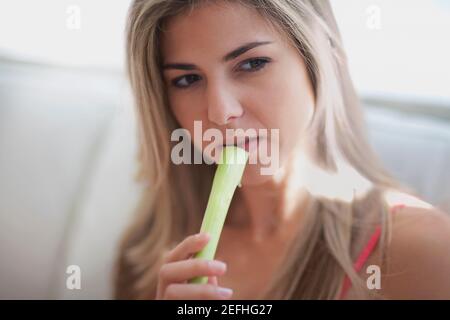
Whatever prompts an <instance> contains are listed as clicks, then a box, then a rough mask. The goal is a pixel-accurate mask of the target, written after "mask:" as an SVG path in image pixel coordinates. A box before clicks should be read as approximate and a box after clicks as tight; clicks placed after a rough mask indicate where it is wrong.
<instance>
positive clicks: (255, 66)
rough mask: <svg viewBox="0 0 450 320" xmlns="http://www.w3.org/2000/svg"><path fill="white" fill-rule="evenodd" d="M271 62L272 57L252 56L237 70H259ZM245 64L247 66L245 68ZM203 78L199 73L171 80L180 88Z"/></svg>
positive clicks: (174, 85)
mask: <svg viewBox="0 0 450 320" xmlns="http://www.w3.org/2000/svg"><path fill="white" fill-rule="evenodd" d="M270 62H271V59H270V58H251V59H247V60H244V61H243V62H241V63H240V64H239V66H238V68H237V72H257V71H259V70H261V69H263V68H264V67H265V66H266V65H267V64H268V63H270ZM244 66H247V67H245V68H243V67H244ZM199 79H201V77H200V76H199V75H197V74H187V75H183V76H181V77H177V78H175V79H173V80H172V81H171V85H172V86H173V87H175V88H178V89H186V88H189V87H190V86H191V85H192V84H193V83H195V82H196V81H198V80H199Z"/></svg>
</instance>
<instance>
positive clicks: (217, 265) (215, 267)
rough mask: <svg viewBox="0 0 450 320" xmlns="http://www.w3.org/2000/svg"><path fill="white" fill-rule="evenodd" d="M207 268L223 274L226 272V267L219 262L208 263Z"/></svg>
mask: <svg viewBox="0 0 450 320" xmlns="http://www.w3.org/2000/svg"><path fill="white" fill-rule="evenodd" d="M208 263H209V267H210V268H211V269H213V270H214V271H218V272H223V271H225V270H226V268H227V265H226V264H225V263H223V262H221V261H217V260H213V261H209V262H208Z"/></svg>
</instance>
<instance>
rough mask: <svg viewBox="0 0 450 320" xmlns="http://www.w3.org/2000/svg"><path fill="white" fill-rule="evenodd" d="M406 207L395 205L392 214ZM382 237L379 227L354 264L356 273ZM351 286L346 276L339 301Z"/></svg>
mask: <svg viewBox="0 0 450 320" xmlns="http://www.w3.org/2000/svg"><path fill="white" fill-rule="evenodd" d="M404 206H405V205H404V204H397V205H394V206H393V207H392V208H391V212H392V213H395V212H396V210H397V209H400V208H403V207H404ZM380 235H381V226H377V228H376V229H375V232H374V233H373V234H372V236H371V237H370V239H369V241H368V242H367V244H366V246H365V247H364V248H363V249H362V250H361V252H360V254H359V256H358V258H357V259H356V262H355V263H354V264H353V267H354V268H355V271H356V272H359V271H360V270H361V269H362V267H363V266H364V264H365V263H366V261H367V259H368V258H369V256H370V254H371V253H372V251H373V250H374V249H375V247H376V246H377V243H378V240H379V239H380ZM351 285H352V284H351V282H350V279H349V278H348V276H345V278H344V282H343V284H342V289H341V294H340V298H339V299H341V300H342V299H343V298H344V297H345V295H346V294H347V292H348V290H349V289H350V287H351Z"/></svg>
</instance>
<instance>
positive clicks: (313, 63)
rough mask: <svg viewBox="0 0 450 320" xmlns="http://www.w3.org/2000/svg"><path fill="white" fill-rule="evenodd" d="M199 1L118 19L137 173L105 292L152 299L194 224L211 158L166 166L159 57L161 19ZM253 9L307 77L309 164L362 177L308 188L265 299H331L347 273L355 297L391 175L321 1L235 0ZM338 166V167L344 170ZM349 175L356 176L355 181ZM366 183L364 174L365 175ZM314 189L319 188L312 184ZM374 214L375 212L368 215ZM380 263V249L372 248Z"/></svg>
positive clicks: (384, 215)
mask: <svg viewBox="0 0 450 320" xmlns="http://www.w3.org/2000/svg"><path fill="white" fill-rule="evenodd" d="M203 2H208V1H207V0H186V1H179V0H135V1H134V2H133V3H132V5H131V7H130V11H129V20H128V25H127V68H128V75H129V78H130V82H131V87H132V90H133V93H134V98H135V105H136V108H137V116H138V125H139V139H140V154H139V157H140V168H139V169H140V170H139V177H138V178H139V179H140V180H141V181H143V182H144V183H145V186H146V187H145V189H144V193H143V196H142V199H141V201H140V203H139V206H138V209H137V212H136V217H135V219H134V220H133V222H132V224H131V225H130V226H129V228H128V230H127V231H126V233H125V234H124V237H123V239H122V242H121V246H120V252H119V256H118V262H117V265H116V267H117V269H116V279H115V281H116V282H115V288H116V292H115V296H116V297H117V298H134V299H144V298H154V297H155V294H156V284H157V283H156V281H157V275H158V270H159V268H160V266H161V263H162V257H163V254H164V253H165V252H166V251H167V250H168V249H170V248H171V247H172V246H173V245H175V244H176V243H178V242H179V241H181V240H182V239H184V238H185V237H186V236H187V235H189V234H193V233H196V232H198V231H199V229H200V225H201V219H202V215H203V212H204V209H205V207H206V202H207V198H208V195H209V191H210V187H211V183H212V177H213V173H214V169H215V168H214V166H211V165H206V164H204V165H174V164H173V163H172V162H171V161H170V158H169V157H170V150H171V142H170V134H171V132H172V130H174V129H176V128H178V124H177V121H176V120H175V119H174V117H173V115H172V114H171V112H170V108H169V107H168V101H167V97H166V95H165V87H164V83H163V80H162V75H161V69H160V63H161V57H160V51H159V44H160V34H161V28H162V25H163V23H164V21H165V19H167V18H169V17H173V16H176V15H178V14H181V13H184V12H185V11H186V10H193V9H194V8H195V7H196V6H198V5H201V4H202V3H203ZM236 2H238V3H240V4H242V5H245V6H247V7H250V8H254V9H255V10H257V11H258V12H259V13H260V14H261V15H262V16H263V17H265V18H266V19H267V21H269V22H270V23H271V24H272V25H273V26H274V27H276V28H278V30H280V32H284V33H285V34H286V35H287V36H288V37H289V39H290V40H291V41H292V43H293V44H294V45H295V46H296V48H298V51H299V54H301V55H302V57H303V59H304V60H305V63H306V65H307V70H308V73H309V77H310V80H311V82H312V84H313V88H314V93H315V99H316V106H315V111H314V116H313V121H312V123H311V127H310V136H309V139H310V140H311V141H312V143H311V146H310V152H311V157H312V159H313V161H314V163H315V164H316V166H317V168H318V170H320V171H321V172H325V173H327V174H328V176H329V177H332V178H333V177H337V176H338V175H339V172H340V168H341V167H342V165H340V163H341V164H342V163H344V165H345V166H347V167H349V168H351V169H352V170H353V171H352V172H354V173H356V174H355V177H356V179H357V180H355V181H366V182H368V183H369V185H370V186H371V187H370V189H368V190H366V192H365V193H362V192H361V193H358V190H357V189H358V187H357V185H358V183H359V182H355V185H350V186H347V185H348V183H347V184H346V186H342V188H347V189H349V190H348V192H350V193H351V194H352V196H351V197H349V198H348V199H347V200H346V201H343V200H342V199H339V198H332V197H327V196H323V195H320V193H318V192H312V193H311V195H312V200H313V201H311V206H309V207H308V208H309V209H308V210H307V212H306V220H305V225H304V226H303V227H302V232H299V233H298V234H297V236H296V238H295V240H294V241H293V244H292V247H291V248H290V249H289V255H288V256H287V257H286V258H285V261H284V263H282V264H281V265H282V269H280V270H277V271H278V272H277V277H276V278H275V279H273V281H272V283H271V285H270V290H269V291H268V292H267V295H266V296H265V297H266V298H271V299H336V298H338V297H339V291H340V289H341V286H342V281H343V279H344V276H345V275H347V276H348V277H349V278H350V280H351V281H352V283H353V286H354V288H355V289H354V290H355V291H354V292H356V295H355V297H358V298H367V297H372V296H373V295H372V294H371V293H370V292H369V291H368V290H367V288H365V282H363V281H362V280H361V279H360V278H359V276H358V275H357V273H356V271H355V270H354V269H353V261H354V259H355V257H356V255H357V253H358V250H359V249H360V247H361V243H362V242H363V241H364V239H365V236H366V235H367V234H369V232H370V231H371V230H372V229H373V227H374V223H377V224H381V225H382V227H383V228H382V230H383V232H382V237H381V240H380V248H381V249H382V250H381V252H382V253H385V250H384V248H385V247H386V243H387V240H388V237H389V230H390V222H389V219H388V216H389V215H388V208H387V204H386V202H385V201H384V200H383V199H384V198H383V192H385V191H386V190H387V189H391V188H398V187H399V186H398V184H397V183H396V182H395V181H394V180H393V179H392V178H391V177H390V176H389V175H388V174H387V173H386V172H385V171H384V170H383V168H382V166H381V165H380V164H379V162H378V161H377V158H376V157H375V155H374V153H373V151H372V149H371V147H370V146H369V144H368V142H367V138H366V132H365V126H364V119H363V115H362V108H361V106H360V101H359V99H358V97H357V95H356V92H355V89H354V87H353V85H352V81H351V79H350V76H349V72H348V66H347V60H346V56H345V53H344V50H343V48H342V41H341V37H340V34H339V31H338V27H337V24H336V21H335V18H334V15H333V12H332V8H331V6H330V4H329V2H328V0H236ZM346 172H347V171H346ZM358 179H359V180H358ZM366 185H367V183H366ZM318 189H319V190H320V187H319V188H318ZM369 213H374V214H375V216H376V219H375V220H371V222H368V221H369V220H368V219H367V217H368V216H369ZM380 261H381V263H382V262H383V255H380Z"/></svg>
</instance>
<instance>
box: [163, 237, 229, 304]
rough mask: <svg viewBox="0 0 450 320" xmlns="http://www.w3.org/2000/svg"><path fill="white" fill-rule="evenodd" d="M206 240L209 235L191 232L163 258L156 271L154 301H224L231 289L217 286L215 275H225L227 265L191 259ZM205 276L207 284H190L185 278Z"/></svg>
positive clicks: (219, 262) (215, 261)
mask: <svg viewBox="0 0 450 320" xmlns="http://www.w3.org/2000/svg"><path fill="white" fill-rule="evenodd" d="M208 241H209V235H208V234H200V233H199V234H196V235H191V236H189V237H187V238H186V239H184V240H183V241H182V242H180V243H179V244H178V245H177V246H176V247H175V248H174V249H172V250H171V251H170V252H169V253H168V254H167V255H166V257H165V260H164V264H163V265H162V267H161V269H160V271H159V277H158V288H157V294H156V300H162V299H166V300H178V299H182V300H224V299H229V298H230V297H231V295H232V294H233V291H232V290H231V289H228V288H222V287H219V286H218V283H217V277H218V276H221V275H223V274H225V272H226V264H225V263H223V262H221V261H218V260H213V261H209V260H205V259H191V257H192V256H193V255H194V254H195V253H197V252H198V251H200V250H201V249H202V248H203V247H204V246H205V245H206V244H207V243H208ZM199 276H200V277H204V276H207V277H209V278H208V284H193V283H192V284H191V283H188V280H190V279H192V278H195V277H199Z"/></svg>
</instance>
